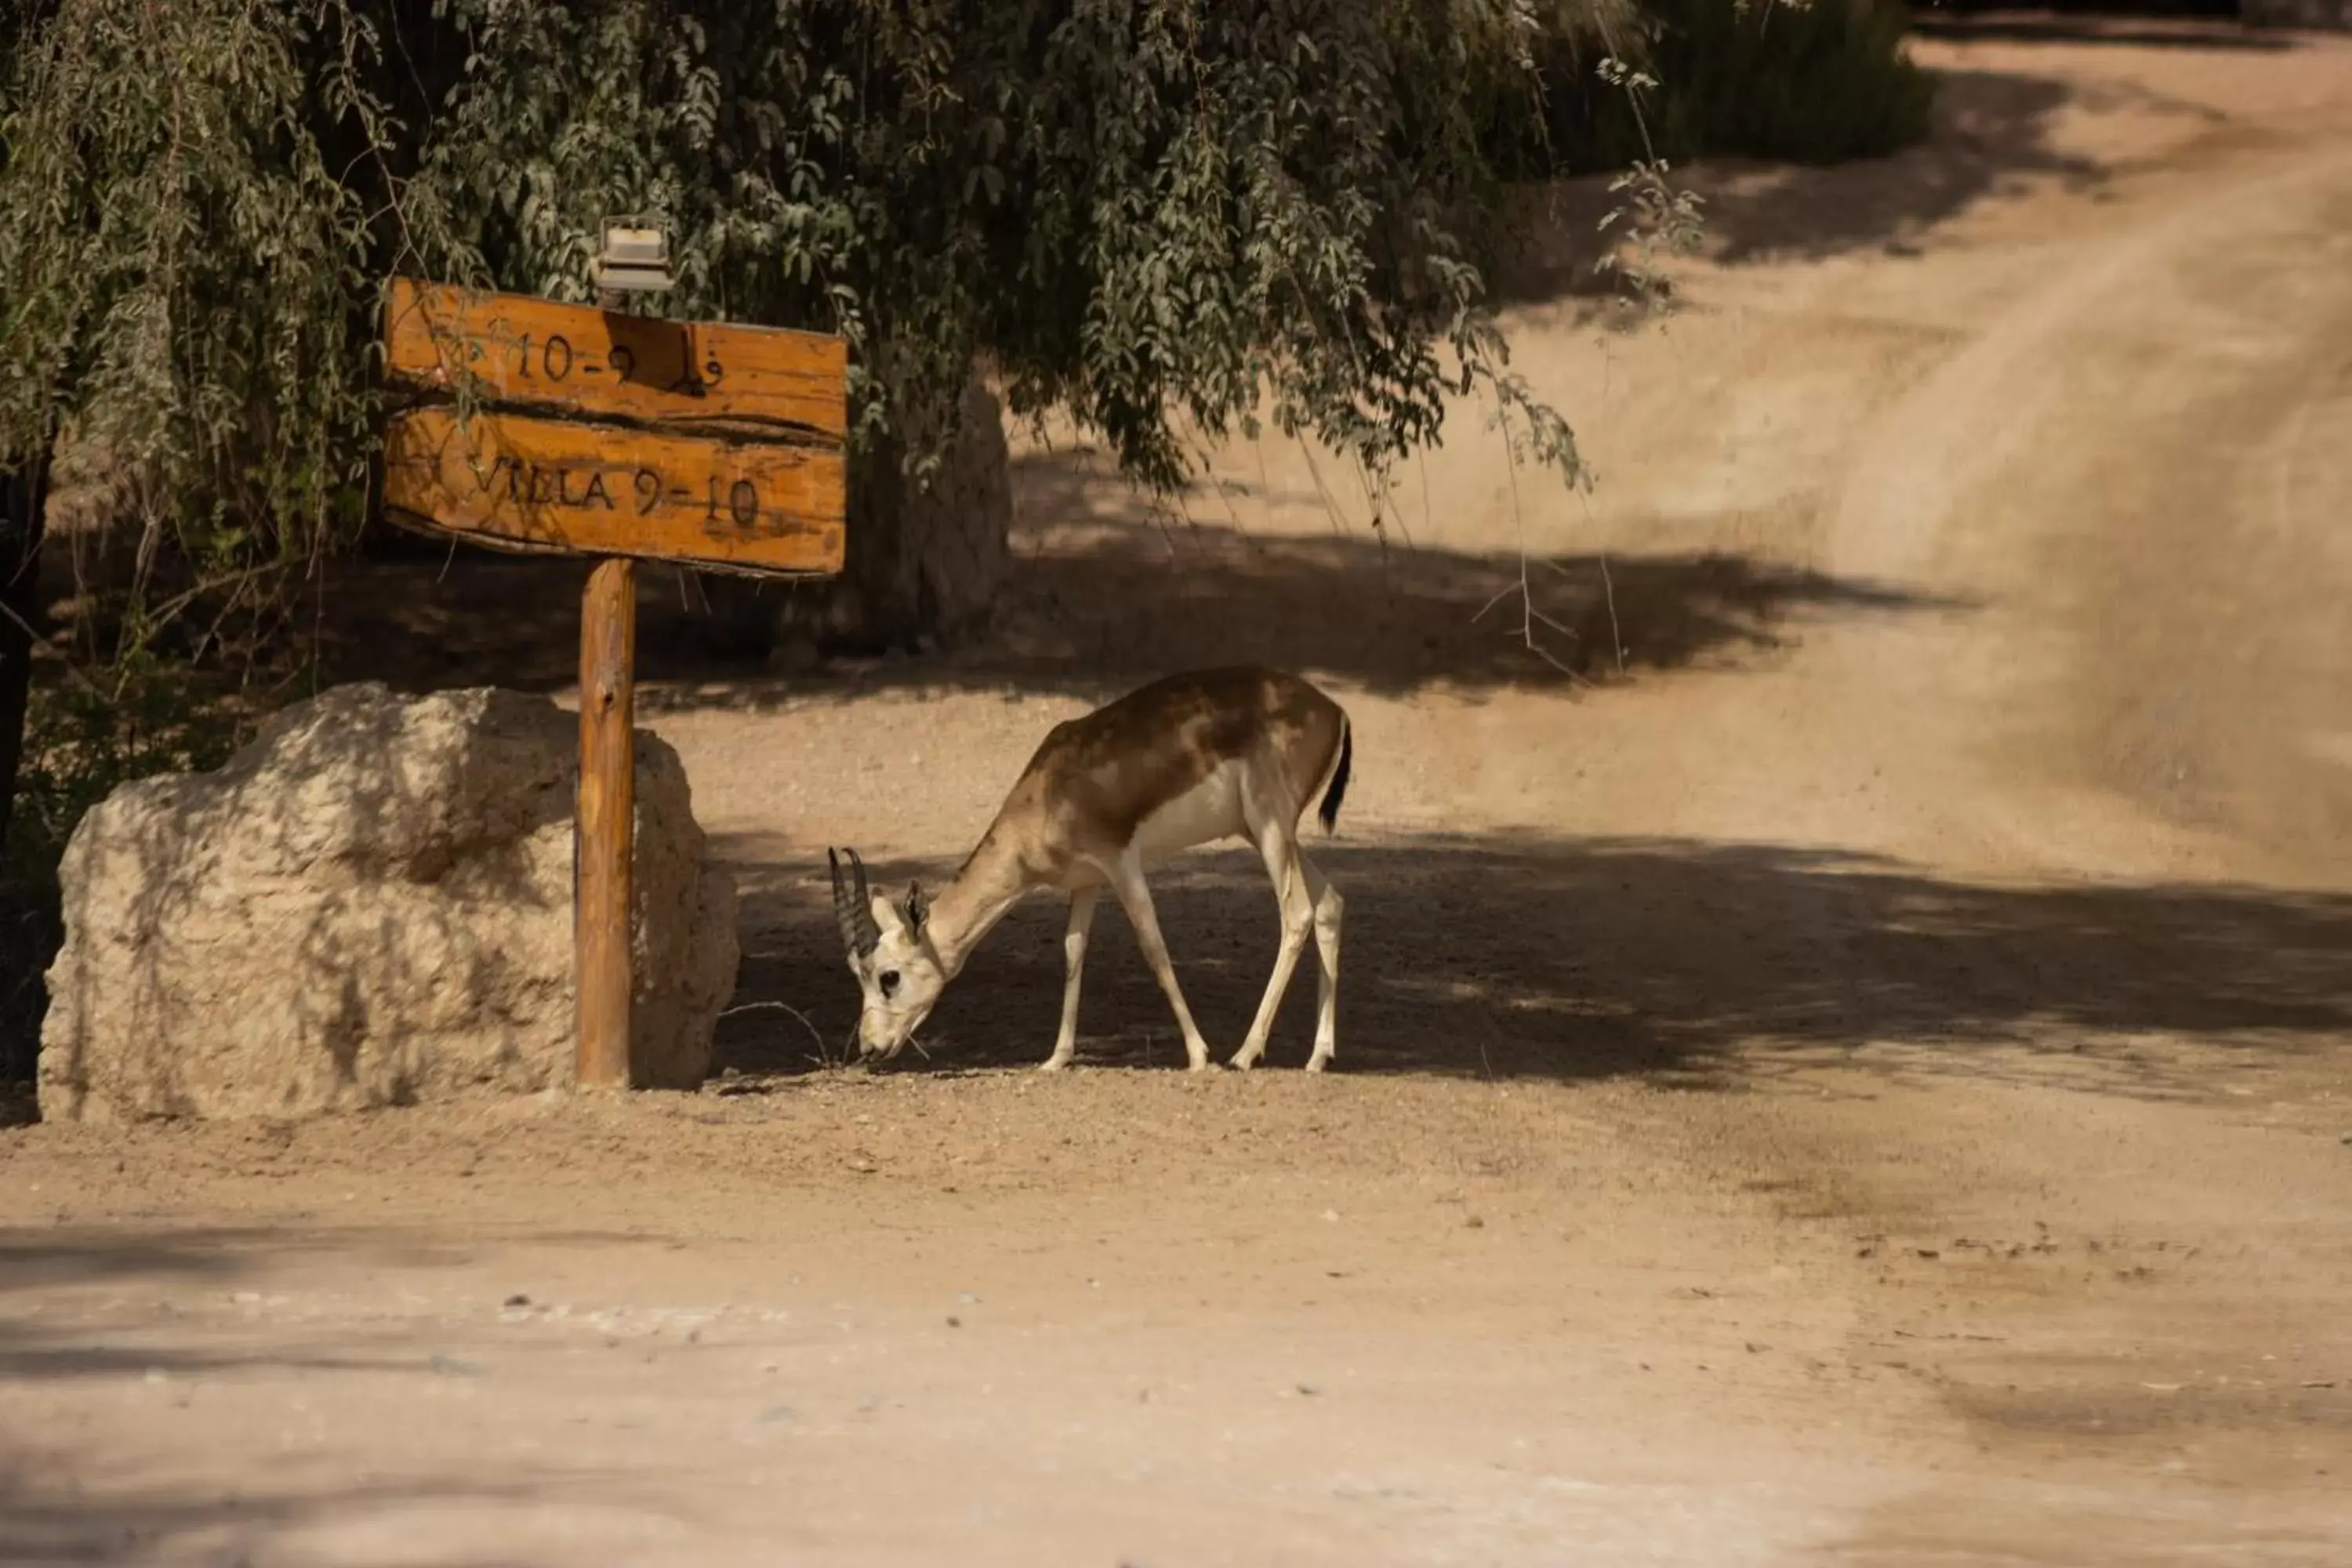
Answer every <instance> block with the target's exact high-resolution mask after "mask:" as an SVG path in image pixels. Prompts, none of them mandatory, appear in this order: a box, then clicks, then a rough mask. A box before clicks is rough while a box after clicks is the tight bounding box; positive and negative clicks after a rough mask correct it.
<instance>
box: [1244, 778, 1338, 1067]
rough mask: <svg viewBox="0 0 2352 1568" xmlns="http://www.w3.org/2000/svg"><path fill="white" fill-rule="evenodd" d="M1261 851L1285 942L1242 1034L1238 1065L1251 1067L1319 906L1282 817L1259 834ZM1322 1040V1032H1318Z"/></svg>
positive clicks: (1259, 1054)
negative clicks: (1253, 1014) (1255, 1010)
mask: <svg viewBox="0 0 2352 1568" xmlns="http://www.w3.org/2000/svg"><path fill="white" fill-rule="evenodd" d="M1258 853H1259V854H1261V855H1263V856H1265V874H1266V876H1267V877H1268V878H1269V879H1271V880H1272V881H1273V883H1274V900H1275V904H1276V907H1277V908H1278V909H1279V910H1280V911H1281V914H1282V945H1281V946H1280V947H1279V948H1277V949H1276V951H1275V955H1274V973H1273V974H1272V975H1271V976H1269V977H1268V978H1267V980H1266V983H1265V997H1264V999H1263V1000H1261V1001H1260V1002H1259V1003H1258V1005H1257V1016H1256V1017H1255V1019H1253V1020H1251V1022H1250V1026H1249V1033H1248V1034H1247V1035H1245V1036H1244V1037H1242V1048H1241V1049H1240V1050H1237V1051H1235V1052H1234V1066H1235V1067H1237V1068H1251V1067H1255V1066H1256V1065H1257V1059H1258V1058H1260V1057H1262V1056H1264V1055H1265V1037H1266V1036H1267V1035H1268V1034H1270V1033H1272V1032H1273V1029H1274V1015H1275V1012H1276V1009H1278V1008H1279V1007H1280V1006H1281V1005H1282V995H1283V993H1284V992H1286V991H1287V990H1289V989H1290V975H1291V972H1292V970H1294V969H1295V968H1297V964H1298V954H1299V950H1300V949H1302V948H1304V947H1305V946H1306V945H1307V935H1308V933H1309V932H1311V931H1314V929H1315V906H1314V903H1313V901H1312V900H1310V899H1309V897H1308V895H1307V877H1306V873H1305V870H1304V868H1302V867H1301V865H1300V863H1299V855H1298V844H1297V840H1296V839H1294V838H1292V837H1291V836H1290V834H1289V833H1288V832H1287V831H1286V830H1285V829H1284V828H1283V827H1282V826H1281V823H1280V819H1279V818H1274V819H1269V820H1268V821H1267V822H1266V824H1265V828H1264V830H1263V831H1262V832H1261V833H1260V835H1259V837H1258ZM1317 1042H1318V1045H1319V1044H1320V1042H1321V1035H1320V1032H1319V1026H1318V1035H1317Z"/></svg>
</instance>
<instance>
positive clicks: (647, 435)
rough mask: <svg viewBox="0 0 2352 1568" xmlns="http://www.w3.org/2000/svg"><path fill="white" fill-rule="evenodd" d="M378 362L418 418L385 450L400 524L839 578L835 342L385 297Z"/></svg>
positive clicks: (762, 330)
mask: <svg viewBox="0 0 2352 1568" xmlns="http://www.w3.org/2000/svg"><path fill="white" fill-rule="evenodd" d="M384 352H385V369H386V374H387V375H388V377H389V378H390V380H391V381H392V382H393V384H394V385H397V386H400V387H403V388H405V389H407V390H409V391H411V392H414V393H419V394H423V395H425V398H426V399H428V400H429V401H427V402H425V404H424V405H422V406H415V407H411V408H408V409H406V410H404V411H403V412H401V413H399V414H397V415H395V416H394V419H393V423H392V426H391V427H390V429H389V430H388V432H387V437H386V449H385V468H384V504H385V508H386V510H388V511H389V512H390V513H391V514H392V515H393V517H394V520H395V521H400V522H402V523H404V524H406V525H408V526H410V527H416V528H424V529H427V530H430V531H436V532H446V533H453V534H457V535H459V536H461V537H466V538H469V539H472V540H474V541H476V542H479V543H483V544H487V545H490V546H493V547H495V548H503V549H509V550H530V551H562V552H581V553H591V554H611V555H630V556H637V557H641V558H644V559H649V560H661V561H677V562H680V563H686V564H691V565H698V566H706V567H712V568H716V569H719V570H725V571H737V572H753V573H777V574H791V575H806V574H830V573H836V572H838V571H840V570H841V566H842V562H843V557H844V544H845V542H844V538H843V518H844V511H845V469H846V465H845V458H844V454H843V449H842V447H843V437H844V436H845V433H846V431H847V429H848V396H847V390H846V376H845V373H846V370H847V364H848V358H847V345H846V344H845V343H844V342H843V341H842V340H841V339H839V338H836V337H829V336H826V335H824V334H822V333H816V332H796V331H784V330H782V329H778V328H771V327H745V326H736V325H730V324H723V323H714V322H688V321H663V320H660V319H657V318H654V317H647V316H629V315H623V314H620V313H618V312H614V311H606V310H599V309H597V308H596V307H594V306H589V305H564V304H558V303H556V302H554V301H552V300H540V299H534V298H531V297H529V296H525V295H515V294H488V293H471V292H467V291H466V290H462V289H453V288H447V287H444V286H440V285H436V284H425V283H418V282H415V281H413V280H411V279H394V283H393V288H392V298H391V300H390V302H389V308H388V310H387V313H386V319H385V325H384ZM461 388H462V389H467V390H468V391H469V393H470V399H471V404H472V406H471V407H469V408H468V409H467V410H466V412H465V414H464V416H462V417H461V416H460V415H459V411H458V409H457V408H456V407H454V406H451V405H450V404H451V402H453V401H454V400H456V399H457V396H458V395H459V393H460V390H461Z"/></svg>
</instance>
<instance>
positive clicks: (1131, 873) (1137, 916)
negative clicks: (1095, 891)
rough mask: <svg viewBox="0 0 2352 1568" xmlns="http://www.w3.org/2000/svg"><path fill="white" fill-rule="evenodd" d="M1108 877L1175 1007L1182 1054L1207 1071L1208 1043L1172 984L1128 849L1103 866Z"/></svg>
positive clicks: (1156, 919) (1155, 919) (1147, 892)
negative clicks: (1181, 1036) (1181, 1034)
mask: <svg viewBox="0 0 2352 1568" xmlns="http://www.w3.org/2000/svg"><path fill="white" fill-rule="evenodd" d="M1103 869H1104V870H1105V871H1106V872H1107V873H1108V875H1109V877H1110V886H1111V891H1113V892H1114V893H1117V894H1118V902H1119V907H1120V908H1121V909H1123V910H1126V911H1127V923H1128V924H1129V925H1131V926H1133V927H1134V928H1135V942H1136V945H1137V946H1139V947H1140V948H1142V949H1143V962H1144V963H1148V964H1150V966H1151V974H1152V978H1153V979H1155V980H1157V981H1159V982H1160V990H1162V991H1164V992H1166V993H1167V994H1168V1005H1169V1006H1171V1007H1172V1008H1174V1009H1175V1010H1176V1026H1177V1027H1178V1028H1180V1029H1181V1030H1183V1032H1184V1056H1185V1058H1186V1059H1187V1060H1188V1061H1189V1062H1190V1063H1191V1065H1192V1070H1193V1071H1194V1072H1202V1071H1205V1070H1207V1068H1208V1066H1209V1043H1208V1042H1207V1041H1206V1040H1204V1039H1202V1038H1201V1027H1200V1026H1199V1025H1197V1024H1195V1023H1193V1022H1192V1009H1191V1008H1190V1007H1187V1006H1186V1005H1184V992H1183V989H1182V988H1181V986H1179V985H1178V984H1176V969H1175V966H1174V965H1173V964H1171V963H1169V962H1168V944H1167V943H1166V942H1163V941H1162V940H1160V916H1159V915H1158V914H1157V913H1156V912H1155V911H1154V910H1152V908H1151V889H1150V888H1147V887H1145V886H1144V884H1143V869H1142V868H1141V867H1139V865H1137V864H1136V858H1135V856H1134V854H1133V853H1132V852H1131V851H1130V852H1129V853H1128V854H1125V855H1122V856H1120V857H1119V858H1118V859H1116V860H1114V861H1112V862H1111V863H1110V864H1109V865H1108V866H1106V867H1105V868H1103Z"/></svg>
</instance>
